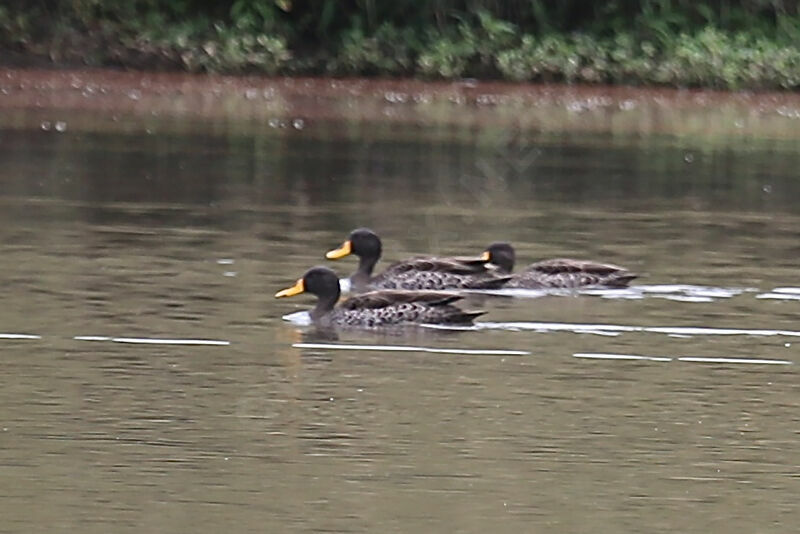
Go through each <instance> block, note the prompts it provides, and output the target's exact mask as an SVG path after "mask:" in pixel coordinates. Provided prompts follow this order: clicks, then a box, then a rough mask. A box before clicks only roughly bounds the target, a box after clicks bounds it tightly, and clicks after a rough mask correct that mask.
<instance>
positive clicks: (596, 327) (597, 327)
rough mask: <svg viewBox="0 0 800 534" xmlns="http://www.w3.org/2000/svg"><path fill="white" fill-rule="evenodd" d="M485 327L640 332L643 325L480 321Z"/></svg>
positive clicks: (480, 324)
mask: <svg viewBox="0 0 800 534" xmlns="http://www.w3.org/2000/svg"><path fill="white" fill-rule="evenodd" d="M479 326H481V327H485V328H516V329H518V330H549V331H568V332H572V331H574V330H581V331H587V332H588V331H603V332H640V331H641V330H642V327H641V326H623V325H613V324H572V323H533V322H527V321H525V322H508V323H491V322H486V323H479Z"/></svg>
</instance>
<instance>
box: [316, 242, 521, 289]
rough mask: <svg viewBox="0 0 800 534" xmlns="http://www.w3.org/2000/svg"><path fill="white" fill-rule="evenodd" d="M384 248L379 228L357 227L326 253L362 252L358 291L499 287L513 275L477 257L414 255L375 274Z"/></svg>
mask: <svg viewBox="0 0 800 534" xmlns="http://www.w3.org/2000/svg"><path fill="white" fill-rule="evenodd" d="M382 250H383V245H382V243H381V239H380V238H379V237H378V235H377V234H376V233H375V232H373V231H372V230H370V229H369V228H357V229H355V230H353V231H352V232H350V235H349V236H348V237H347V239H346V240H345V241H344V243H342V245H341V246H340V247H339V248H336V249H334V250H330V251H328V252H327V253H326V254H325V257H326V258H328V259H329V260H337V259H340V258H344V257H345V256H349V255H350V254H354V255H356V256H358V267H357V268H356V272H355V273H353V274H352V275H351V276H350V284H351V287H352V288H353V289H354V290H355V291H356V292H360V291H366V290H371V289H372V290H374V289H405V290H423V289H424V290H452V289H498V288H500V287H502V286H503V285H504V284H505V283H506V282H508V281H509V280H511V276H509V275H499V274H498V273H497V272H496V268H495V267H494V266H493V265H487V263H486V262H484V261H481V260H480V259H476V258H474V257H473V258H466V257H464V258H459V257H451V258H435V257H417V258H410V259H407V260H402V261H399V262H397V263H394V264H392V265H390V266H389V267H387V268H386V269H385V270H384V271H383V272H382V273H380V274H378V275H375V276H373V274H372V272H373V270H374V268H375V264H376V263H377V262H378V260H379V259H380V257H381V253H382Z"/></svg>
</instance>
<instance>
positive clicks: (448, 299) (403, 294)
mask: <svg viewBox="0 0 800 534" xmlns="http://www.w3.org/2000/svg"><path fill="white" fill-rule="evenodd" d="M462 298H464V297H463V296H462V295H459V294H458V293H450V292H447V291H404V290H395V289H385V290H381V291H370V292H368V293H362V294H360V295H355V296H352V297H350V298H348V299H347V300H344V301H342V302H341V303H340V304H339V308H341V309H343V310H363V309H376V308H387V307H389V306H396V305H398V304H410V303H420V304H426V305H428V306H444V305H446V304H450V303H452V302H455V301H457V300H460V299H462Z"/></svg>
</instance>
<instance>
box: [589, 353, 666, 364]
mask: <svg viewBox="0 0 800 534" xmlns="http://www.w3.org/2000/svg"><path fill="white" fill-rule="evenodd" d="M573 356H574V357H576V358H591V359H598V360H649V361H653V362H671V361H672V358H666V357H662V356H639V355H637V354H603V353H600V352H576V353H575V354H573Z"/></svg>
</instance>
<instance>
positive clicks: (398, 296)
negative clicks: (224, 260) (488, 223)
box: [275, 267, 485, 327]
mask: <svg viewBox="0 0 800 534" xmlns="http://www.w3.org/2000/svg"><path fill="white" fill-rule="evenodd" d="M300 293H311V294H312V295H316V296H317V305H316V306H315V307H314V308H313V309H312V310H311V311H310V312H309V314H310V315H311V320H312V321H314V323H316V324H318V325H322V326H362V327H363V326H365V327H374V326H387V325H397V324H404V323H429V324H452V325H468V324H471V323H472V320H473V319H474V318H475V317H478V316H479V315H482V314H483V313H485V312H483V311H464V310H462V309H461V308H459V307H458V306H455V305H453V302H455V301H457V300H459V299H461V298H463V297H462V296H461V295H458V294H456V293H447V292H441V291H439V292H437V291H399V290H385V291H371V292H369V293H363V294H361V295H356V296H353V297H350V298H348V299H346V300H344V301H342V302H340V303H339V305H338V306H336V301H337V300H339V295H340V289H339V278H338V277H337V276H336V273H334V272H333V271H332V270H330V269H328V268H327V267H314V268H312V269H309V270H308V271H307V272H306V273H305V274H304V275H303V277H302V278H300V279H299V280H298V281H297V282H296V283H295V284H294V285H293V286H292V287H289V288H286V289H284V290H282V291H278V292H277V293H276V294H275V296H276V297H277V298H281V297H291V296H294V295H298V294H300Z"/></svg>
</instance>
